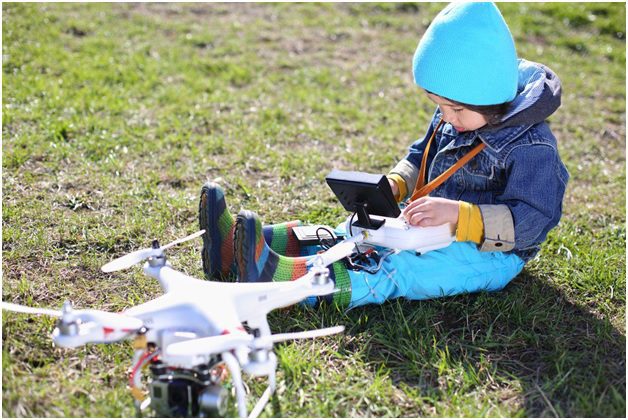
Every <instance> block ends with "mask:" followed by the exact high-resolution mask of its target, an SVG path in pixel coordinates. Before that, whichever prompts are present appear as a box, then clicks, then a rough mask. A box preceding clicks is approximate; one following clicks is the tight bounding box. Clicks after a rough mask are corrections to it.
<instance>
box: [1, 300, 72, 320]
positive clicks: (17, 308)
mask: <svg viewBox="0 0 628 420" xmlns="http://www.w3.org/2000/svg"><path fill="white" fill-rule="evenodd" d="M0 307H2V309H4V310H7V311H12V312H21V313H24V314H34V315H48V316H54V317H57V318H59V317H60V316H61V315H63V312H61V311H57V310H55V309H46V308H31V307H29V306H24V305H18V304H17V303H9V302H0Z"/></svg>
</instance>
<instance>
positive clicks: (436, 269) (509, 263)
mask: <svg viewBox="0 0 628 420" xmlns="http://www.w3.org/2000/svg"><path fill="white" fill-rule="evenodd" d="M523 265H524V262H523V260H522V259H521V258H519V257H518V256H516V255H513V254H505V253H503V252H480V251H479V250H478V248H477V245H476V244H474V243H472V242H453V243H452V244H451V245H449V246H448V247H446V248H441V249H437V250H434V251H430V252H427V253H425V254H422V255H416V253H415V252H414V251H401V252H399V253H397V254H392V255H390V256H388V257H386V259H385V260H384V263H383V265H382V268H381V269H380V270H379V271H378V272H377V273H374V274H371V273H368V272H366V271H349V277H350V279H351V304H350V307H352V308H353V307H356V306H361V305H366V304H369V303H377V304H381V303H382V302H384V301H387V300H390V299H395V298H400V297H404V298H406V299H410V300H422V299H432V298H437V297H442V296H452V295H457V294H460V293H473V292H479V291H495V290H500V289H502V288H504V287H505V286H506V285H507V284H508V283H509V282H510V280H512V279H513V278H514V277H515V276H516V275H517V274H519V273H520V272H521V270H522V269H523Z"/></svg>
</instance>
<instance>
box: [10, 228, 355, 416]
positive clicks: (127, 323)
mask: <svg viewBox="0 0 628 420" xmlns="http://www.w3.org/2000/svg"><path fill="white" fill-rule="evenodd" d="M203 233H204V231H200V232H197V233H195V234H192V235H190V236H187V237H185V238H183V239H180V240H177V241H174V242H172V243H170V244H168V245H165V246H162V247H160V246H159V244H158V243H157V241H154V242H153V246H152V248H145V249H141V250H139V251H135V252H132V253H130V254H127V255H125V256H122V257H120V258H118V259H116V260H113V261H111V262H109V263H108V264H105V265H104V266H103V267H102V270H103V271H105V272H113V271H118V270H123V269H126V268H129V267H131V266H133V265H134V264H137V263H139V262H142V261H144V260H147V262H146V263H145V264H144V273H145V274H147V275H148V276H150V277H153V278H155V279H157V281H159V283H160V285H161V287H162V288H163V291H164V294H163V295H162V296H160V297H158V298H156V299H154V300H151V301H149V302H146V303H143V304H141V305H138V306H135V307H133V308H129V309H127V310H125V311H123V312H121V313H112V312H106V311H100V310H93V309H83V310H75V309H73V308H72V307H71V305H70V304H69V302H66V303H65V304H64V305H63V307H62V309H61V310H60V311H58V310H52V309H39V308H30V307H26V306H22V305H16V304H12V303H5V302H2V309H6V310H10V311H15V312H23V313H30V314H38V315H49V316H53V317H57V318H59V321H58V322H57V326H56V328H55V329H54V331H53V332H52V338H53V341H54V342H55V343H56V344H57V345H59V346H61V347H70V348H74V347H77V346H81V345H85V344H89V343H112V342H116V341H120V340H124V339H132V340H133V348H134V350H135V353H134V356H133V362H132V365H131V368H130V370H129V372H130V373H129V388H130V390H131V394H132V395H133V397H134V399H135V405H136V407H137V409H138V414H142V413H143V412H144V411H146V410H147V409H149V408H152V409H153V410H154V412H155V414H157V415H158V416H160V417H207V416H224V415H225V414H226V411H227V408H228V392H227V390H226V389H225V387H224V384H223V380H224V376H225V375H224V374H225V367H226V369H227V370H228V371H229V373H230V374H231V381H232V384H233V387H234V388H235V394H236V400H237V408H238V415H239V416H240V417H247V405H246V394H245V389H244V384H243V381H242V375H241V371H244V372H246V373H248V374H250V375H253V376H267V377H268V388H267V389H266V391H264V393H263V394H262V396H261V397H260V399H259V400H258V402H257V403H256V404H255V406H254V408H253V409H252V411H251V413H250V415H249V417H253V418H254V417H257V416H258V415H259V414H260V413H261V411H262V410H263V408H264V406H265V405H266V403H267V402H268V401H269V399H270V396H271V394H272V393H273V392H274V390H275V375H276V368H277V357H276V356H275V354H274V353H273V350H272V348H273V343H276V342H280V341H285V340H294V339H302V338H314V337H321V336H325V335H331V334H337V333H340V332H342V331H343V330H344V327H342V326H338V327H331V328H323V329H319V330H311V331H304V332H296V333H286V334H271V331H270V327H269V325H268V321H267V319H266V316H267V314H268V313H269V312H270V311H272V310H273V309H277V308H282V307H285V306H289V305H292V304H295V303H298V302H300V301H302V300H304V299H305V298H307V297H309V296H323V295H328V294H330V293H333V292H334V290H335V289H334V287H335V286H334V283H333V282H332V281H330V280H329V269H327V268H326V267H327V266H328V265H330V264H332V263H334V262H336V261H339V260H341V259H343V258H344V257H346V256H347V255H349V254H351V253H352V252H353V249H354V246H355V242H357V241H359V240H361V239H362V237H361V236H359V235H357V236H356V237H354V238H350V239H348V240H345V241H343V242H340V243H338V244H337V245H335V246H333V247H332V248H330V249H329V250H327V251H326V252H324V253H321V254H319V255H318V256H316V257H315V258H314V259H313V260H312V263H311V264H310V270H309V271H308V273H306V274H305V275H303V276H302V277H300V278H298V279H296V280H294V281H291V282H275V283H273V282H271V283H222V282H214V281H206V280H199V279H196V278H193V277H190V276H188V275H186V274H183V273H182V272H180V271H177V270H175V269H173V268H172V266H171V265H170V264H169V263H168V262H167V261H166V256H165V254H164V251H165V250H166V249H168V248H170V247H172V246H174V245H176V244H179V243H182V242H185V241H188V240H191V239H194V238H197V237H199V236H201V235H202V234H203ZM245 326H246V328H245ZM147 365H148V366H149V367H150V373H151V374H150V377H149V378H147V385H148V386H147V388H148V390H145V387H144V386H143V383H142V373H141V371H142V368H144V367H145V366H147Z"/></svg>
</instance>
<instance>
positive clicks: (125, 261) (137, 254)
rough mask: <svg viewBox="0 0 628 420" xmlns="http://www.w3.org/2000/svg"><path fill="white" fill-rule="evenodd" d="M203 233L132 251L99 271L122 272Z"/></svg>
mask: <svg viewBox="0 0 628 420" xmlns="http://www.w3.org/2000/svg"><path fill="white" fill-rule="evenodd" d="M203 233H205V230H199V231H198V232H196V233H193V234H191V235H188V236H186V237H185V238H181V239H177V240H176V241H174V242H170V243H169V244H167V245H164V246H162V247H159V248H144V249H140V250H137V251H133V252H131V253H130V254H126V255H123V256H121V257H120V258H116V259H115V260H113V261H110V262H108V263H107V264H105V265H103V266H102V268H101V269H102V271H104V272H105V273H111V272H113V271H118V270H124V269H126V268H129V267H132V266H133V265H135V264H137V263H139V262H142V261H144V260H146V259H148V258H150V257H158V256H160V255H161V254H162V252H163V251H165V250H166V249H168V248H170V247H173V246H175V245H178V244H180V243H183V242H186V241H189V240H191V239H194V238H198V237H199V236H201V235H202V234H203Z"/></svg>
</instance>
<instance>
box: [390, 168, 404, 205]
mask: <svg viewBox="0 0 628 420" xmlns="http://www.w3.org/2000/svg"><path fill="white" fill-rule="evenodd" d="M388 179H392V180H393V181H395V183H396V184H397V188H399V194H398V195H396V196H395V200H397V203H399V202H400V201H401V200H403V199H404V198H405V197H406V195H407V194H408V187H407V185H406V181H405V179H403V178H402V177H401V176H400V175H397V174H389V175H388Z"/></svg>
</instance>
